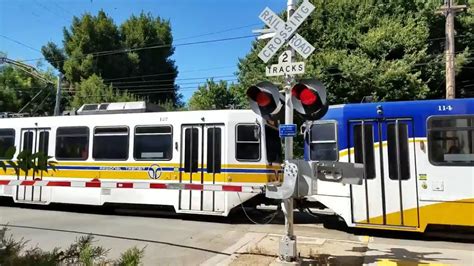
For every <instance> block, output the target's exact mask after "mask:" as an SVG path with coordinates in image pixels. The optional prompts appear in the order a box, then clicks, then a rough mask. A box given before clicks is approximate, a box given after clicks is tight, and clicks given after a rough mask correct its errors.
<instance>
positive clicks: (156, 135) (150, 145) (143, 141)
mask: <svg viewBox="0 0 474 266" xmlns="http://www.w3.org/2000/svg"><path fill="white" fill-rule="evenodd" d="M133 157H134V158H135V160H163V161H169V160H171V158H172V157H173V132H172V128H171V126H141V127H136V128H135V137H134V148H133Z"/></svg>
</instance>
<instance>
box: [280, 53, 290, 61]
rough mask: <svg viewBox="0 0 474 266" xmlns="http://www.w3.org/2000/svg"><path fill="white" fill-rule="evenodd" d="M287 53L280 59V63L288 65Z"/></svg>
mask: <svg viewBox="0 0 474 266" xmlns="http://www.w3.org/2000/svg"><path fill="white" fill-rule="evenodd" d="M288 57H289V56H288V53H284V54H283V55H282V57H281V62H282V63H288Z"/></svg>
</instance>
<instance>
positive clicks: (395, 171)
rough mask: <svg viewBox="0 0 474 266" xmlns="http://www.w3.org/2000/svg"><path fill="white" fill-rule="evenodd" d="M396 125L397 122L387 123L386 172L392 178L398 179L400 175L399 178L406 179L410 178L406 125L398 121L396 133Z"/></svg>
mask: <svg viewBox="0 0 474 266" xmlns="http://www.w3.org/2000/svg"><path fill="white" fill-rule="evenodd" d="M396 127H397V124H394V123H391V124H388V125H387V150H388V174H389V178H390V179H392V180H398V179H399V176H398V175H400V180H408V179H410V151H409V149H408V125H407V124H404V123H398V133H397V131H396ZM397 137H398V139H397ZM397 146H398V151H397ZM399 170H400V172H399Z"/></svg>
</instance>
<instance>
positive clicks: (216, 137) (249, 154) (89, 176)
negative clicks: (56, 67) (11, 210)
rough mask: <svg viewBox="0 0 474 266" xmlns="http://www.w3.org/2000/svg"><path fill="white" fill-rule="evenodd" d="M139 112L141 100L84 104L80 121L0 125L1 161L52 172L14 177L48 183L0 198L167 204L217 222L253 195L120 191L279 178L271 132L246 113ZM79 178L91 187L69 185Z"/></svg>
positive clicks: (8, 189) (7, 191)
mask: <svg viewBox="0 0 474 266" xmlns="http://www.w3.org/2000/svg"><path fill="white" fill-rule="evenodd" d="M140 110H142V111H143V110H145V107H144V103H142V102H132V103H110V104H101V105H85V106H83V107H82V108H81V109H80V110H79V112H78V113H79V114H82V115H71V116H56V117H26V118H4V119H0V160H6V159H10V158H5V154H6V151H7V150H8V149H9V147H12V146H14V147H16V149H17V151H16V154H15V156H14V158H16V156H17V155H18V153H19V152H20V151H23V150H28V151H30V152H31V153H37V152H42V153H44V154H47V155H49V156H52V160H54V161H56V162H57V166H56V168H57V169H56V171H53V170H49V171H48V172H42V173H41V174H36V175H35V177H33V174H32V172H31V171H30V173H29V174H28V175H26V177H25V173H24V172H21V173H20V177H19V178H20V180H27V181H28V180H33V178H34V180H36V181H51V182H50V183H48V184H53V185H52V186H49V185H45V186H31V185H30V186H28V185H27V186H24V185H18V186H10V185H8V186H7V185H2V184H1V183H0V196H2V197H12V198H13V199H14V201H15V202H17V203H36V204H49V203H68V204H87V205H103V204H106V203H118V204H122V203H123V204H149V205H168V206H173V207H174V209H175V210H176V211H177V212H180V213H194V214H207V215H221V216H226V215H228V214H229V212H230V210H231V209H232V208H234V207H235V206H238V205H240V204H241V202H245V201H247V200H249V199H251V198H253V197H255V196H256V195H258V194H255V193H245V192H240V193H239V194H237V193H235V192H225V191H203V190H200V189H197V190H181V189H158V190H157V189H126V188H127V186H129V187H130V188H132V187H134V185H133V183H134V182H135V183H139V182H142V183H143V182H148V183H154V182H156V184H187V185H188V187H190V188H193V185H194V186H195V187H196V188H202V186H201V185H208V184H211V185H216V184H219V185H255V186H261V187H262V186H264V185H265V184H267V183H269V182H276V181H277V182H278V181H281V171H279V169H280V168H281V145H280V138H279V136H278V130H277V129H276V128H275V127H272V126H270V125H267V124H266V122H265V121H264V120H262V118H261V117H259V116H257V115H256V114H254V113H253V112H252V111H250V110H218V111H214V110H213V111H190V112H139V113H136V112H137V111H140ZM0 179H4V180H5V179H7V180H17V179H18V177H17V175H16V174H15V171H14V169H13V168H11V167H9V168H7V170H6V172H5V171H2V169H0ZM71 180H72V181H73V182H72V183H71V182H69V181H71ZM61 181H63V183H61ZM81 181H82V184H90V185H89V186H87V185H86V186H85V187H74V186H71V184H77V183H78V182H81ZM94 181H96V182H97V183H98V182H106V181H116V182H122V183H119V184H122V185H123V186H125V187H124V188H125V189H113V188H104V187H101V186H100V185H97V186H96V187H94V184H96V183H94ZM84 182H87V183H84ZM23 184H27V183H25V182H23ZM43 184H45V183H43ZM127 184H128V185H127ZM156 187H158V185H157V186H155V188H156ZM170 187H171V185H170ZM230 187H231V186H230ZM231 188H232V187H231ZM231 190H232V189H231ZM260 195H262V194H260Z"/></svg>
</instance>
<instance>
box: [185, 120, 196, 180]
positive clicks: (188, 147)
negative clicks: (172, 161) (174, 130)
mask: <svg viewBox="0 0 474 266" xmlns="http://www.w3.org/2000/svg"><path fill="white" fill-rule="evenodd" d="M198 156H199V131H198V129H197V128H186V130H185V131H184V172H185V173H190V172H194V173H195V172H197V171H198V158H199V157H198Z"/></svg>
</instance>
